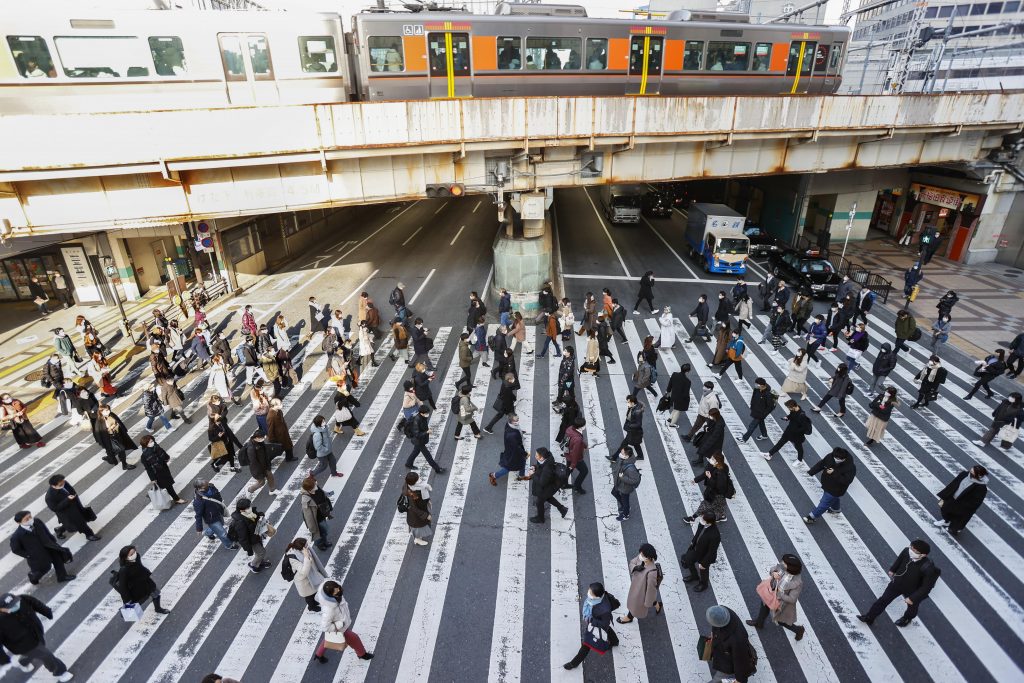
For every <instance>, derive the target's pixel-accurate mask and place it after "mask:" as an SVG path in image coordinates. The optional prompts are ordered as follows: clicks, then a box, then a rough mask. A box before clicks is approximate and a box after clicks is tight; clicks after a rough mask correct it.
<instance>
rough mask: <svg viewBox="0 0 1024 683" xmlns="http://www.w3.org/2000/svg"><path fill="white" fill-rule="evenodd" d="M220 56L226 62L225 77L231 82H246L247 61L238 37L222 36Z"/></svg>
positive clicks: (220, 37) (219, 37) (220, 38)
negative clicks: (243, 55)
mask: <svg viewBox="0 0 1024 683" xmlns="http://www.w3.org/2000/svg"><path fill="white" fill-rule="evenodd" d="M218 39H219V40H220V56H221V60H222V61H223V62H224V77H225V78H227V80H229V81H244V80H245V60H244V58H243V57H242V41H241V40H240V39H239V37H238V36H236V35H230V34H222V35H220V36H218Z"/></svg>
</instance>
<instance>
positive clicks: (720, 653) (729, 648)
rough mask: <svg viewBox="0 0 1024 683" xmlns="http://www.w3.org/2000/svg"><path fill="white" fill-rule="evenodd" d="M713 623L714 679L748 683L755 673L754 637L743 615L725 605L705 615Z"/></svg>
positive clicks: (709, 610) (715, 607)
mask: <svg viewBox="0 0 1024 683" xmlns="http://www.w3.org/2000/svg"><path fill="white" fill-rule="evenodd" d="M704 616H705V618H706V619H707V620H708V623H709V624H711V627H712V628H711V678H712V680H722V679H728V678H735V679H736V680H737V681H739V683H747V679H749V678H750V676H751V674H753V666H752V663H753V660H752V658H751V654H750V653H751V647H750V637H749V636H748V635H747V629H746V628H744V627H743V622H742V621H740V618H739V615H737V614H736V613H735V612H733V611H732V610H731V609H729V608H728V607H725V606H724V605H713V606H711V607H708V609H707V611H706V612H705V613H704Z"/></svg>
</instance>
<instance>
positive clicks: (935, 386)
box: [910, 356, 946, 408]
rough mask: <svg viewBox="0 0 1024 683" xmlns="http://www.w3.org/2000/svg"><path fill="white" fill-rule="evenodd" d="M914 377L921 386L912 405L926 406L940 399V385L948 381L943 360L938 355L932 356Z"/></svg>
mask: <svg viewBox="0 0 1024 683" xmlns="http://www.w3.org/2000/svg"><path fill="white" fill-rule="evenodd" d="M914 379H915V380H917V382H918V383H919V384H920V385H921V388H920V389H918V391H917V401H916V402H915V403H914V405H912V406H910V407H911V408H925V407H927V406H928V404H929V403H931V402H932V401H934V400H936V399H938V397H939V387H940V386H942V385H943V384H945V383H946V368H944V367H942V361H941V360H939V357H938V356H932V357H931V358H929V359H928V364H927V365H925V366H924V368H922V369H921V371H920V372H919V373H917V376H916V377H915V378H914Z"/></svg>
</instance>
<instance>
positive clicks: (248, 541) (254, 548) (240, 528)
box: [228, 498, 270, 574]
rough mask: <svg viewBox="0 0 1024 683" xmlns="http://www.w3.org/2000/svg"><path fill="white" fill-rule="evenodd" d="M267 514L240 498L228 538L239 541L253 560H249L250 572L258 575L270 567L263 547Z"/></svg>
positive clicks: (232, 517) (232, 515) (232, 514)
mask: <svg viewBox="0 0 1024 683" xmlns="http://www.w3.org/2000/svg"><path fill="white" fill-rule="evenodd" d="M265 516H266V515H265V513H263V512H260V511H259V510H257V509H256V508H255V507H253V505H252V502H250V500H249V499H248V498H239V499H238V502H237V503H235V511H234V512H232V513H231V528H230V529H229V530H228V537H229V538H231V539H232V540H237V541H238V544H239V545H240V546H242V550H244V551H245V552H246V554H247V555H249V557H251V558H252V559H251V560H249V571H251V572H252V573H253V574H258V573H260V572H261V571H263V570H264V569H266V568H267V567H269V566H270V562H268V561H267V559H266V558H267V550H266V548H265V547H264V545H263V534H262V533H261V527H262V526H263V522H264V519H263V518H264V517H265Z"/></svg>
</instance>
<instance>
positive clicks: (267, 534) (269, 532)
mask: <svg viewBox="0 0 1024 683" xmlns="http://www.w3.org/2000/svg"><path fill="white" fill-rule="evenodd" d="M276 533H277V529H275V528H274V525H273V524H271V523H270V522H268V521H267V518H266V517H260V521H258V522H257V523H256V535H257V536H263V537H264V538H273V537H274V534H276Z"/></svg>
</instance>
